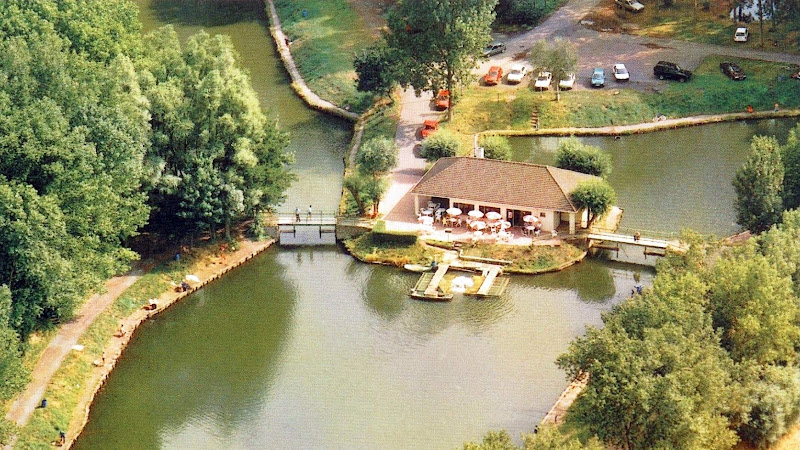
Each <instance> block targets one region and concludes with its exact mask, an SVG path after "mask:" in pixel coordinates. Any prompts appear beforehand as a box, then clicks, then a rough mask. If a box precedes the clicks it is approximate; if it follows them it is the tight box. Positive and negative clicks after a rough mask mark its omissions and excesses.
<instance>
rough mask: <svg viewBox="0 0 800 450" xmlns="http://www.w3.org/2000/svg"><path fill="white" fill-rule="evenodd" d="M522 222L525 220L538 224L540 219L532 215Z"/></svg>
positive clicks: (523, 218) (524, 217) (525, 217)
mask: <svg viewBox="0 0 800 450" xmlns="http://www.w3.org/2000/svg"><path fill="white" fill-rule="evenodd" d="M522 220H524V221H525V222H538V221H539V218H538V217H536V216H534V215H532V214H528V215H527V216H523V217H522Z"/></svg>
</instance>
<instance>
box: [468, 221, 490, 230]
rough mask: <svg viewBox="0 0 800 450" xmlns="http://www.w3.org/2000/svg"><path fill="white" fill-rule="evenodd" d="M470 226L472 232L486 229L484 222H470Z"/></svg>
mask: <svg viewBox="0 0 800 450" xmlns="http://www.w3.org/2000/svg"><path fill="white" fill-rule="evenodd" d="M471 226H472V229H473V230H482V229H484V228H486V222H481V221H480V220H476V221H475V222H472V225H471Z"/></svg>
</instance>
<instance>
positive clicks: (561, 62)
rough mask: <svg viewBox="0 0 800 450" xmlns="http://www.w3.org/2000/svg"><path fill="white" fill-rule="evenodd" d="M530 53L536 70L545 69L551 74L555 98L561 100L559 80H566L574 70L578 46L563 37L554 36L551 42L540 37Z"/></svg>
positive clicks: (576, 62)
mask: <svg viewBox="0 0 800 450" xmlns="http://www.w3.org/2000/svg"><path fill="white" fill-rule="evenodd" d="M530 55H531V63H532V64H533V67H534V69H535V70H536V71H546V72H550V73H551V74H552V75H553V84H554V85H555V87H556V99H557V100H561V95H560V92H561V88H560V85H559V82H561V81H562V80H566V79H567V76H568V74H569V73H575V72H576V70H577V68H578V48H577V47H576V46H575V44H573V43H571V42H569V41H567V40H564V39H560V38H556V39H555V40H553V41H552V42H551V43H548V42H547V41H545V40H544V39H542V40H539V41H537V42H536V43H534V44H533V47H531V52H530Z"/></svg>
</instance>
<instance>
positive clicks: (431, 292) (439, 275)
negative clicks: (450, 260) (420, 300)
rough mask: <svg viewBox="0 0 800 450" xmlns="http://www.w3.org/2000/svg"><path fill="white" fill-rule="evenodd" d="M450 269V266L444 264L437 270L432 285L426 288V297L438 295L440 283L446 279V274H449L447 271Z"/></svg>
mask: <svg viewBox="0 0 800 450" xmlns="http://www.w3.org/2000/svg"><path fill="white" fill-rule="evenodd" d="M449 268H450V264H442V265H440V266H439V267H438V268H437V269H436V273H435V274H434V275H433V278H432V279H431V282H430V284H428V287H427V288H425V295H427V296H435V295H437V294H438V290H439V283H441V282H442V279H444V274H446V273H447V269H449Z"/></svg>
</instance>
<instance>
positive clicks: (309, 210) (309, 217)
mask: <svg viewBox="0 0 800 450" xmlns="http://www.w3.org/2000/svg"><path fill="white" fill-rule="evenodd" d="M312 212H313V211H312V209H311V205H308V217H307V218H308V220H309V221H311V213H312Z"/></svg>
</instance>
